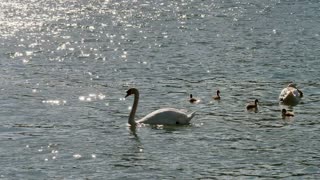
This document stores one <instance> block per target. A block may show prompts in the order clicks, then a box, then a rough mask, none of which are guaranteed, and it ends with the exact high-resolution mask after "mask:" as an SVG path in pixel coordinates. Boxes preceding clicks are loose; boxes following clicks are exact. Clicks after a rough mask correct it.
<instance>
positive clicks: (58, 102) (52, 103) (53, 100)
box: [42, 99, 67, 106]
mask: <svg viewBox="0 0 320 180" xmlns="http://www.w3.org/2000/svg"><path fill="white" fill-rule="evenodd" d="M42 103H44V104H50V105H57V106H59V105H64V104H66V103H67V101H66V100H56V99H49V100H43V101H42Z"/></svg>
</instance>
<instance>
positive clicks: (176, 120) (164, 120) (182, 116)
mask: <svg viewBox="0 0 320 180" xmlns="http://www.w3.org/2000/svg"><path fill="white" fill-rule="evenodd" d="M131 94H133V95H134V101H133V106H132V110H131V112H130V116H129V120H128V123H129V124H130V125H131V126H134V125H136V124H140V123H143V124H152V125H176V124H179V125H185V124H189V122H190V121H191V119H192V118H193V117H194V115H195V112H193V113H190V114H186V113H185V112H184V111H183V110H179V109H174V108H163V109H159V110H156V111H153V112H152V113H150V114H148V115H146V116H145V117H143V118H142V119H140V120H138V121H135V120H134V116H135V113H136V111H137V107H138V102H139V91H138V90H137V89H135V88H131V89H129V90H128V91H127V95H126V97H127V96H130V95H131Z"/></svg>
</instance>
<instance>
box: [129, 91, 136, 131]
mask: <svg viewBox="0 0 320 180" xmlns="http://www.w3.org/2000/svg"><path fill="white" fill-rule="evenodd" d="M138 102H139V92H138V91H135V92H134V100H133V105H132V109H131V112H130V115H129V120H128V123H129V124H130V125H131V126H135V125H136V124H137V123H136V121H134V116H135V115H136V111H137V107H138Z"/></svg>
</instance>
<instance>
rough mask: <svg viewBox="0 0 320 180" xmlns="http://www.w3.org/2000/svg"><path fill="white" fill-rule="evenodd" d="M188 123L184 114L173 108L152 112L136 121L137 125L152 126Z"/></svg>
mask: <svg viewBox="0 0 320 180" xmlns="http://www.w3.org/2000/svg"><path fill="white" fill-rule="evenodd" d="M188 122H189V120H188V116H187V115H186V114H185V113H183V112H181V111H180V110H178V109H173V108H164V109H159V110H156V111H153V112H152V113H150V114H148V115H146V116H145V117H144V118H142V119H140V120H139V121H138V123H144V124H154V125H155V124H159V125H160V124H161V125H174V124H188Z"/></svg>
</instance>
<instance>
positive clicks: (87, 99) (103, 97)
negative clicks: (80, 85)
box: [79, 93, 106, 102]
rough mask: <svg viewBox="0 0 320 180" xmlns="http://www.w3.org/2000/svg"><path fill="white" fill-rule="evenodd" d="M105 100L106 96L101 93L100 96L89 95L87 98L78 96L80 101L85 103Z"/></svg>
mask: <svg viewBox="0 0 320 180" xmlns="http://www.w3.org/2000/svg"><path fill="white" fill-rule="evenodd" d="M105 98H106V95H104V94H101V93H100V94H93V93H90V94H88V95H87V96H79V100H80V101H87V102H90V101H94V100H103V99H105Z"/></svg>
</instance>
